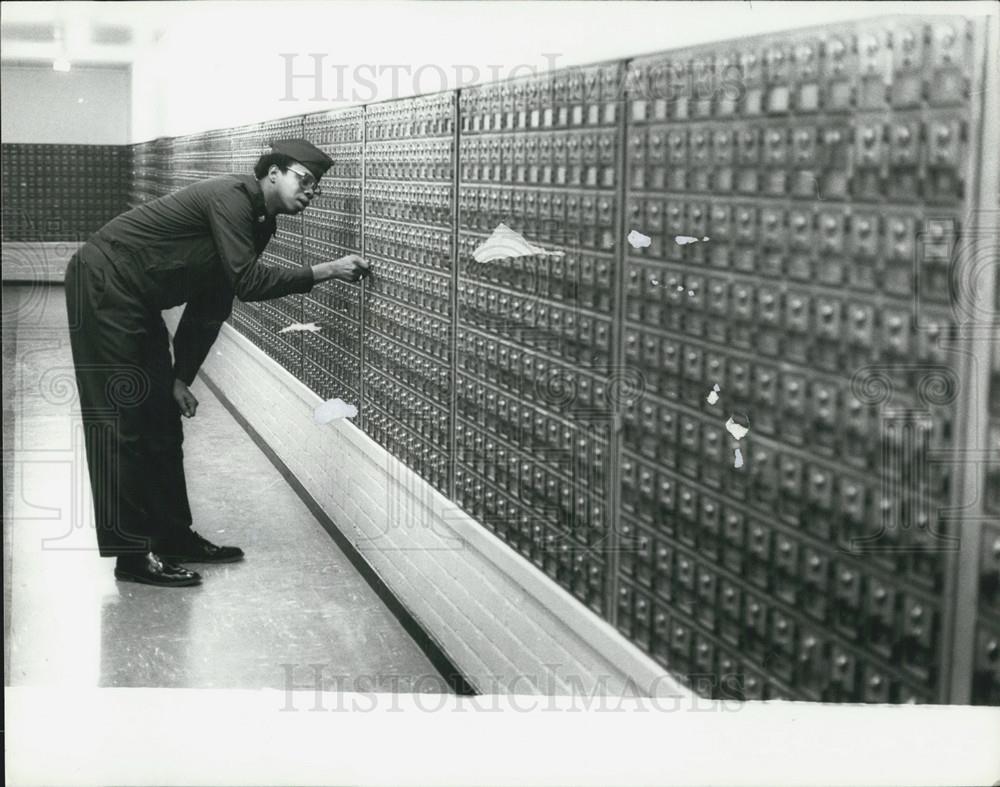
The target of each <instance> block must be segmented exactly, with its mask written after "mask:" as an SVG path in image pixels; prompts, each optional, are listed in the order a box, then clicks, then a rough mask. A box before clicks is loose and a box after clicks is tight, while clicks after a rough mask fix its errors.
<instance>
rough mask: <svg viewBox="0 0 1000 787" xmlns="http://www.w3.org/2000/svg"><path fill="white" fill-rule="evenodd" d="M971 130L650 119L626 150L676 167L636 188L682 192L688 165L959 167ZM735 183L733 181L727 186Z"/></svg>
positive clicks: (942, 124)
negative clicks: (677, 177) (677, 176)
mask: <svg viewBox="0 0 1000 787" xmlns="http://www.w3.org/2000/svg"><path fill="white" fill-rule="evenodd" d="M967 133H968V132H967V128H966V123H965V121H964V120H963V118H962V117H961V116H959V115H956V114H953V113H941V112H928V113H926V114H924V113H905V114H899V115H894V116H892V117H891V118H890V117H878V118H859V119H858V120H855V121H853V122H850V123H835V124H833V125H822V126H821V125H818V124H815V123H809V122H802V121H792V122H784V121H771V122H770V123H757V124H745V123H741V124H739V126H738V127H736V125H735V124H726V123H718V124H705V125H699V124H689V125H681V126H677V125H676V124H669V125H662V126H659V125H651V126H639V127H636V128H633V129H631V130H630V131H629V136H628V153H627V155H628V162H629V166H630V167H643V166H650V167H669V172H670V178H671V180H670V182H666V181H665V182H662V183H647V184H645V185H643V186H637V185H635V183H634V181H633V187H635V188H670V189H671V190H674V191H679V190H683V189H682V188H680V186H679V185H678V183H679V182H675V181H673V177H674V176H673V173H674V172H676V171H677V170H678V169H684V168H698V169H714V170H716V171H722V170H730V169H731V168H733V167H736V168H737V169H741V168H744V167H751V168H752V167H766V168H767V169H769V170H770V169H775V168H777V169H784V168H791V169H806V170H813V169H821V170H825V169H835V170H839V171H842V172H845V173H851V172H854V171H855V170H867V169H879V170H882V171H883V172H884V173H888V172H890V171H892V172H893V173H894V175H896V174H897V173H896V170H899V169H908V168H915V167H943V168H953V169H954V168H956V167H958V166H959V165H960V164H961V163H962V158H963V150H964V147H963V145H964V142H965V141H966V137H967ZM608 144H613V143H608ZM463 152H464V151H463ZM463 163H464V159H463ZM633 173H634V170H633ZM633 178H634V174H633ZM716 185H719V184H716ZM732 189H733V186H732V184H730V186H729V188H727V189H724V190H726V191H729V190H732ZM737 190H745V189H737ZM837 196H844V195H837ZM855 196H856V195H855Z"/></svg>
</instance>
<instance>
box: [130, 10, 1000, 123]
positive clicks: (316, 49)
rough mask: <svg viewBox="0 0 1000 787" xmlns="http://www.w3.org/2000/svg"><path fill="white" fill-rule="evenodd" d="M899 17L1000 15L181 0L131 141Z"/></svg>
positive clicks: (142, 67) (143, 87)
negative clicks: (290, 78)
mask: <svg viewBox="0 0 1000 787" xmlns="http://www.w3.org/2000/svg"><path fill="white" fill-rule="evenodd" d="M896 13H900V14H908V13H909V14H920V15H930V14H937V13H952V14H964V15H977V14H978V15H982V14H986V13H992V14H995V13H996V10H995V6H994V5H993V4H991V3H899V2H886V3H855V2H843V3H808V2H805V3H800V2H795V3H777V2H758V3H752V2H750V3H747V2H734V3H673V2H663V3H645V2H642V3H635V2H599V3H598V2H594V3H591V2H563V1H560V2H527V3H514V2H495V3H494V2H445V3H441V2H420V3H377V2H365V3H358V2H336V3H323V2H310V3H299V2H285V3H276V2H263V3H239V4H237V3H215V2H205V3H183V4H178V5H177V6H176V15H175V18H173V19H172V21H171V22H170V23H169V24H168V29H167V32H166V33H165V34H164V36H163V37H162V39H161V41H160V45H159V46H158V47H157V48H156V49H154V50H151V52H150V55H149V56H148V57H147V58H145V59H144V61H143V62H141V63H137V64H136V67H135V70H134V80H133V139H134V141H143V140H147V139H152V138H154V137H156V136H175V135H180V134H187V133H195V132H199V131H204V130H207V129H211V128H222V127H227V126H234V125H240V124H243V123H250V122H255V121H260V120H268V119H273V118H278V117H284V116H288V115H298V114H303V113H307V112H314V111H318V110H321V109H330V108H335V107H344V106H348V105H350V104H352V103H355V104H357V103H370V102H372V101H379V100H385V99H389V98H392V97H398V96H406V95H413V94H414V93H430V92H436V91H438V90H442V89H452V88H454V87H458V86H460V85H461V84H475V83H478V82H491V81H496V80H497V79H498V78H499V79H504V78H507V77H509V76H511V75H512V71H513V70H514V69H515V68H518V67H520V68H519V70H517V71H514V72H513V73H514V75H515V76H516V75H521V76H525V75H527V74H528V73H531V72H530V70H529V69H531V68H535V69H537V70H538V71H544V70H547V69H549V68H550V67H554V68H561V67H566V66H570V65H580V64H584V63H593V62H599V61H602V60H611V59H618V58H625V57H630V56H634V55H638V54H643V53H651V52H658V51H662V50H666V49H672V48H677V47H681V46H690V45H694V44H700V43H706V42H710V41H720V40H726V39H732V38H739V37H743V36H747V35H753V34H757V33H766V32H771V31H777V30H784V29H791V28H796V27H808V26H810V25H815V24H824V23H827V22H832V21H841V20H846V19H857V18H862V17H867V16H883V15H888V14H896ZM283 54H289V55H294V57H293V58H292V59H291V60H290V62H291V63H292V67H293V70H294V73H315V69H314V65H315V62H316V61H314V60H313V59H312V58H311V55H312V54H316V55H319V56H320V59H319V62H320V64H321V67H322V71H321V74H322V80H321V83H320V91H319V92H320V95H321V96H322V97H323V98H324V99H325V100H319V101H317V100H313V99H314V96H315V93H316V91H315V85H316V80H315V79H307V80H296V81H294V82H293V85H292V91H291V93H290V95H291V97H292V98H293V99H294V100H285V99H286V98H287V97H288V95H289V92H288V90H287V84H286V62H289V61H286V59H285V58H283V57H282V55H283ZM338 67H341V68H340V72H341V73H343V89H339V88H338V81H337V74H338ZM491 67H492V68H491ZM421 69H422V70H421ZM442 69H443V74H442ZM379 71H381V77H380V78H373V77H374V75H375V74H377V73H378V72H379ZM394 77H395V79H396V82H397V85H396V88H395V89H393V80H394ZM371 83H375V86H376V87H374V89H373V87H370V85H371ZM352 99H353V100H352Z"/></svg>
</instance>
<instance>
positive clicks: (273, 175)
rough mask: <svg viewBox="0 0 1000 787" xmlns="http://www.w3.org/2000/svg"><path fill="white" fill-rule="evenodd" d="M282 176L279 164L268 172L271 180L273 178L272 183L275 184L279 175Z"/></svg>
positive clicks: (272, 166)
mask: <svg viewBox="0 0 1000 787" xmlns="http://www.w3.org/2000/svg"><path fill="white" fill-rule="evenodd" d="M280 174H281V168H280V167H279V166H278V165H277V164H272V165H271V166H270V167H269V168H268V170H267V175H268V177H269V178H271V182H272V183H274V182H275V180H276V179H277V177H278V175H280Z"/></svg>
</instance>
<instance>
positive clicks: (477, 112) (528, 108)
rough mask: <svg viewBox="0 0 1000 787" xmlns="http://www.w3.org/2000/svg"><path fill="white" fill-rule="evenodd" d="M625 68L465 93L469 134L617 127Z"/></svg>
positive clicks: (463, 101) (599, 69) (573, 72)
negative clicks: (602, 126)
mask: <svg viewBox="0 0 1000 787" xmlns="http://www.w3.org/2000/svg"><path fill="white" fill-rule="evenodd" d="M622 74H623V70H622V65H621V63H613V64H608V65H605V66H596V67H589V68H581V69H570V70H564V71H558V72H556V73H554V74H552V75H550V76H545V77H541V78H534V79H526V80H520V81H513V82H507V83H501V84H499V85H489V86H484V87H479V88H471V89H467V90H463V92H462V95H461V99H460V106H459V114H460V116H461V119H462V130H463V131H464V132H466V133H475V132H480V131H483V132H488V131H513V130H521V129H543V128H544V129H562V128H577V127H582V126H601V125H614V124H615V123H617V122H618V118H619V117H620V115H619V111H618V107H619V104H620V103H621V101H622V99H623V98H624V93H623V90H622V85H623V79H622Z"/></svg>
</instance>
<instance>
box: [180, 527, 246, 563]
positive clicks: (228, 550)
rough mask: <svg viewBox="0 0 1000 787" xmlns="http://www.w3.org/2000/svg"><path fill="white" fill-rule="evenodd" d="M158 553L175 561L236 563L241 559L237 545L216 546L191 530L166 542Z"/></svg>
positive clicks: (240, 552)
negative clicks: (176, 538) (174, 539)
mask: <svg viewBox="0 0 1000 787" xmlns="http://www.w3.org/2000/svg"><path fill="white" fill-rule="evenodd" d="M160 554H161V555H163V557H165V558H166V559H167V560H173V561H175V562H177V563H236V562H237V561H240V560H242V559H243V550H242V549H240V548H239V547H220V546H216V545H215V544H213V543H212V542H211V541H209V540H208V539H207V538H202V537H201V536H199V535H198V534H197V533H195V532H194V531H193V530H189V531H188V532H187V533H185V534H184V535H183V536H182V537H181V538H180V539H178V540H176V541H172V542H169V543H168V544H166V545H165V546H164V547H163V548H162V549H161V550H160Z"/></svg>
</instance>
